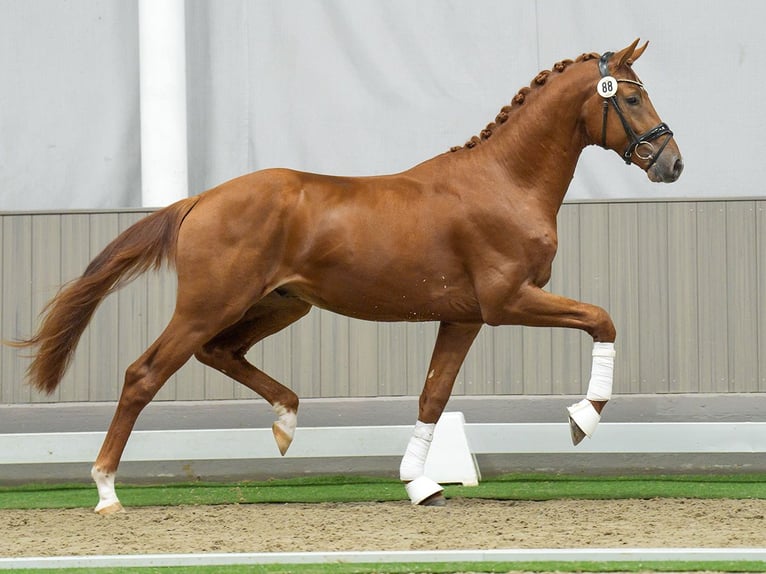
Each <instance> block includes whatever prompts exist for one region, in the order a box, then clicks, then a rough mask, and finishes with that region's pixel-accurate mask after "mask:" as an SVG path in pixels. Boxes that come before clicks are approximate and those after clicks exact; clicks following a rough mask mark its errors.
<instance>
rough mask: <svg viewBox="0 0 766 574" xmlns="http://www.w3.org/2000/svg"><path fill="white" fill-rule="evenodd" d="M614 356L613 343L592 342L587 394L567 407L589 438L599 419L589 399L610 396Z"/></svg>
mask: <svg viewBox="0 0 766 574" xmlns="http://www.w3.org/2000/svg"><path fill="white" fill-rule="evenodd" d="M614 356H615V350H614V343H593V366H592V367H591V374H590V383H589V384H588V394H587V395H586V398H584V399H583V400H581V401H580V402H579V403H575V404H573V405H572V406H571V407H568V408H567V410H568V411H569V416H570V418H571V419H572V420H573V421H574V422H575V423H576V424H577V426H578V427H579V428H580V430H581V431H582V432H584V433H585V435H586V436H587V437H589V438H590V437H591V436H592V435H593V433H594V432H596V427H597V426H598V423H599V421H601V415H600V414H599V413H598V411H597V410H596V409H595V407H594V406H593V404H592V403H591V401H608V400H609V399H611V398H612V381H613V378H614Z"/></svg>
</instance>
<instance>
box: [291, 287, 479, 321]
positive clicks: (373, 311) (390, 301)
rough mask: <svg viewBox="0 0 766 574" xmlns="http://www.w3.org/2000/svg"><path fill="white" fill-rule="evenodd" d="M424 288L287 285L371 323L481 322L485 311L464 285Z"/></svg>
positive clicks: (332, 308)
mask: <svg viewBox="0 0 766 574" xmlns="http://www.w3.org/2000/svg"><path fill="white" fill-rule="evenodd" d="M419 281H420V283H421V284H420V285H419V286H414V287H411V288H405V286H404V285H401V284H398V283H397V282H389V281H384V280H380V281H371V282H367V281H363V282H360V281H355V280H353V279H351V280H349V279H345V280H338V281H322V282H311V283H304V284H303V285H300V284H293V285H288V286H286V290H287V291H288V292H290V293H291V294H293V295H294V296H297V297H299V298H301V299H303V300H304V301H307V302H309V303H311V304H313V305H315V306H317V307H320V308H322V309H326V310H328V311H332V312H334V313H339V314H341V315H346V316H348V317H354V318H356V319H364V320H368V321H448V322H455V323H476V322H481V309H480V308H479V304H478V301H477V300H476V297H475V296H474V294H473V292H472V291H471V290H470V289H467V288H465V287H464V286H461V287H455V286H450V285H449V284H447V282H444V281H443V282H441V285H433V284H432V285H429V284H428V283H429V282H428V280H427V279H426V280H424V279H420V280H419Z"/></svg>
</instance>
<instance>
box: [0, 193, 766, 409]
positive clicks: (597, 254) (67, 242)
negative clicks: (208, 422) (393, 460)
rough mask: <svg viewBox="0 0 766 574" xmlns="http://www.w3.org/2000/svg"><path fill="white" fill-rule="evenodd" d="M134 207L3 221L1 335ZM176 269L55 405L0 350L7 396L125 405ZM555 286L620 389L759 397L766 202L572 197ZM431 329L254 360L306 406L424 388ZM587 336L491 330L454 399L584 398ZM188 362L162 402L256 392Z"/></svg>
mask: <svg viewBox="0 0 766 574" xmlns="http://www.w3.org/2000/svg"><path fill="white" fill-rule="evenodd" d="M143 215H145V212H141V211H128V212H114V213H110V212H81V213H74V212H70V213H38V214H0V254H1V255H2V265H0V285H1V287H2V291H1V295H0V329H1V331H0V336H2V337H3V338H12V337H18V336H27V335H29V334H30V333H31V331H32V328H33V324H34V321H35V316H36V315H37V313H38V312H39V311H40V310H41V309H42V307H43V305H44V304H45V302H46V301H47V300H48V299H49V298H50V297H51V296H52V295H53V294H55V292H56V290H57V288H58V286H59V285H60V284H61V283H62V282H64V281H67V280H70V279H72V278H74V277H76V276H77V275H79V274H80V273H81V272H82V270H83V269H84V268H85V266H86V265H87V262H88V261H89V260H90V259H91V258H92V257H94V256H95V255H96V254H97V252H98V251H99V250H100V249H101V248H102V247H103V246H104V245H106V243H108V242H109V241H110V240H111V239H112V238H113V237H114V236H115V235H116V234H117V233H118V232H119V231H120V230H122V229H125V228H126V227H127V226H128V225H130V224H131V223H133V222H135V221H136V220H138V219H139V218H140V217H142V216H143ZM174 288H175V284H174V276H173V275H170V274H169V273H162V274H159V275H148V276H145V277H142V278H140V279H139V280H137V281H136V282H134V283H133V284H131V285H129V286H128V287H126V288H125V289H123V290H122V291H120V292H118V293H117V294H115V295H112V296H111V297H110V298H108V299H107V300H106V301H105V303H104V304H103V305H102V307H100V309H99V310H98V311H97V313H96V316H95V319H94V321H93V323H92V325H91V327H89V329H88V330H87V331H86V333H85V335H84V337H83V339H82V341H81V343H80V347H79V349H78V351H77V354H76V357H75V360H74V362H73V364H72V368H71V370H70V372H69V373H68V375H67V376H66V379H65V380H64V382H63V383H62V385H61V387H60V388H59V390H58V391H57V392H56V393H55V394H54V395H53V396H52V397H50V398H46V397H43V396H40V395H38V394H36V393H33V392H32V391H31V389H30V388H29V387H28V386H26V385H24V384H22V382H21V381H22V377H23V371H24V369H25V367H26V364H27V361H26V360H22V359H20V358H19V357H18V354H17V352H16V351H15V350H13V349H9V348H7V347H3V348H2V350H1V351H0V403H4V404H13V403H25V402H37V401H47V400H51V401H104V400H114V399H116V398H117V396H118V393H119V389H120V386H121V382H122V373H123V371H124V369H125V368H126V367H127V365H128V364H130V363H131V362H132V361H133V360H134V359H135V358H136V357H137V356H138V355H139V354H140V353H141V352H142V351H143V350H144V349H145V348H146V347H147V346H148V345H149V343H150V342H151V340H153V338H154V337H156V336H157V335H158V334H159V332H160V331H161V329H162V328H163V327H164V325H165V322H166V321H167V319H168V318H169V316H170V313H171V311H172V308H173V304H174ZM549 288H550V290H551V291H554V292H557V293H560V294H563V295H567V296H570V297H574V298H578V299H582V300H585V301H589V302H593V303H596V304H599V305H602V306H603V307H605V308H606V309H608V310H609V311H610V312H611V314H612V316H613V318H614V320H615V323H616V325H617V329H618V340H617V348H618V355H617V363H616V369H617V370H616V378H615V392H616V393H628V394H633V393H727V392H760V391H764V390H766V297H764V294H766V201H764V200H742V201H725V202H723V201H690V202H616V203H569V204H565V205H564V206H563V208H562V210H561V212H560V214H559V253H558V256H557V257H556V260H555V262H554V271H553V278H552V280H551V284H550V286H549ZM435 333H436V325H435V324H431V323H422V324H401V323H399V324H384V323H379V324H376V323H367V322H362V321H356V320H351V319H347V318H344V317H340V316H337V315H333V314H330V313H326V312H322V311H318V310H313V311H312V312H311V314H310V315H309V316H308V317H306V318H304V319H302V320H301V321H300V322H298V323H297V324H296V325H294V326H292V327H290V328H289V329H287V330H285V331H283V332H281V333H279V334H277V335H275V336H272V337H271V338H269V339H267V340H266V341H264V342H262V343H260V344H259V345H257V346H256V347H255V348H254V349H253V350H252V351H251V354H250V357H251V359H252V360H253V361H254V362H255V363H256V364H257V365H259V366H261V367H263V368H264V369H265V370H266V371H267V372H269V373H270V374H271V375H272V376H274V377H276V378H277V379H280V380H282V381H283V382H285V383H286V384H288V385H289V386H290V387H292V388H293V389H294V390H296V392H298V394H299V395H300V396H302V397H305V398H308V397H346V396H396V395H417V394H419V392H420V389H421V386H422V381H423V379H424V377H425V374H426V369H427V365H428V360H429V356H430V352H431V346H432V344H433V342H434V340H435ZM590 350H591V341H590V338H589V337H588V336H587V335H585V334H582V333H580V332H578V331H568V330H552V329H532V328H521V327H498V328H489V327H485V328H484V329H483V331H482V333H481V335H480V336H479V339H478V340H477V341H476V343H475V344H474V347H473V349H472V350H471V353H470V355H469V357H468V359H467V361H466V364H465V366H464V368H463V370H462V372H461V373H460V376H459V380H458V383H457V385H456V388H455V394H457V395H481V394H527V395H556V394H578V393H581V392H584V391H585V388H586V386H587V382H588V375H589V373H588V370H589V369H590V357H589V354H590ZM251 396H252V394H251V393H250V392H249V391H247V390H246V389H245V388H244V387H241V386H239V385H237V384H235V383H232V382H231V381H229V380H228V379H226V378H225V377H223V376H222V375H220V374H218V373H216V372H214V371H212V370H210V369H206V368H203V367H202V366H201V365H199V364H196V363H195V362H194V361H193V360H192V361H191V362H190V363H189V364H187V365H186V366H185V367H183V368H182V369H181V371H180V372H179V373H178V374H177V375H176V376H175V377H173V379H172V380H171V381H170V382H169V383H168V384H167V385H166V386H165V388H164V389H163V390H162V391H161V392H160V395H159V397H158V398H159V399H164V400H173V399H225V398H240V397H251Z"/></svg>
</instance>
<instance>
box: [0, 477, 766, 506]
mask: <svg viewBox="0 0 766 574" xmlns="http://www.w3.org/2000/svg"><path fill="white" fill-rule="evenodd" d="M117 492H118V495H119V496H120V500H121V501H122V503H123V504H124V505H125V506H126V507H131V506H132V507H136V506H173V505H178V504H187V505H195V504H250V503H270V502H273V503H285V502H303V503H315V502H373V501H392V500H406V493H405V491H404V488H403V487H402V485H401V483H400V482H399V481H398V480H394V479H387V478H374V477H356V476H330V477H310V478H307V477H304V478H296V479H285V480H271V481H264V482H237V483H207V482H192V483H177V484H162V485H151V486H137V485H129V484H118V485H117ZM445 495H446V496H447V498H457V497H461V498H486V499H495V500H554V499H562V498H576V499H595V500H599V499H620V498H623V499H624V498H735V499H743V498H766V475H704V476H701V475H678V476H676V475H669V476H667V475H665V476H628V477H617V476H613V477H611V476H598V477H593V476H573V475H555V474H551V475H547V474H511V475H504V476H499V477H495V478H492V479H489V480H485V481H482V483H481V484H480V485H478V486H472V487H464V486H459V485H447V486H446V487H445ZM96 502H97V494H96V489H95V486H93V485H90V484H65V485H25V486H18V487H0V508H18V509H31V508H78V507H89V506H94V505H95V503H96Z"/></svg>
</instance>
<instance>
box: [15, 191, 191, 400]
mask: <svg viewBox="0 0 766 574" xmlns="http://www.w3.org/2000/svg"><path fill="white" fill-rule="evenodd" d="M198 199H199V197H198V196H195V197H190V198H188V199H183V200H181V201H178V202H177V203H174V204H172V205H170V206H168V207H166V208H164V209H161V210H159V211H156V212H154V213H152V214H151V215H148V216H147V217H145V218H144V219H142V220H140V221H138V222H136V223H135V224H134V225H132V226H131V227H129V228H128V229H126V230H125V231H124V232H122V233H121V234H120V235H119V236H117V237H116V238H115V239H114V240H113V241H112V242H111V243H110V244H109V245H107V246H106V247H105V248H104V250H103V251H102V252H101V253H99V254H98V255H97V256H96V258H95V259H93V261H91V262H90V264H89V265H88V267H87V268H86V269H85V272H84V273H83V274H82V276H81V277H79V278H78V279H75V280H73V281H71V282H70V283H68V284H66V285H64V286H63V287H62V288H61V290H60V291H59V292H58V294H57V295H56V296H55V297H54V298H53V299H51V300H50V301H49V302H48V304H47V305H46V307H45V309H43V312H42V315H44V316H43V319H42V323H41V324H40V327H39V329H38V331H37V333H35V335H33V336H32V337H31V338H30V339H27V340H19V341H12V342H8V344H9V345H12V346H15V347H37V352H36V353H35V355H34V360H33V361H32V363H31V364H30V365H29V368H28V369H27V379H28V381H29V383H30V384H32V385H33V386H34V387H36V388H37V389H38V390H40V391H43V392H46V393H48V394H50V393H52V392H53V391H54V390H55V389H56V387H57V386H58V385H59V383H60V382H61V379H62V378H63V377H64V373H66V370H67V367H68V366H69V363H70V361H71V360H72V355H73V353H74V350H75V348H76V347H77V343H78V341H79V340H80V336H81V335H82V333H83V331H84V330H85V327H87V326H88V323H89V322H90V319H91V317H92V316H93V313H94V311H95V310H96V308H97V307H98V305H99V303H101V301H102V300H103V299H104V298H105V297H106V296H107V295H109V294H110V293H111V292H113V291H116V290H117V289H119V288H120V287H122V286H123V285H126V284H127V283H129V282H130V281H132V280H133V279H135V278H136V277H138V276H139V275H141V274H142V273H145V272H146V271H148V270H149V269H152V268H154V269H157V268H159V267H160V266H161V265H162V263H163V262H168V264H170V265H173V264H174V263H175V255H176V244H177V241H178V230H179V229H180V227H181V222H182V221H183V219H184V218H185V217H186V215H187V214H188V213H189V211H191V209H192V207H194V205H195V204H196V203H197V200H198Z"/></svg>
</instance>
